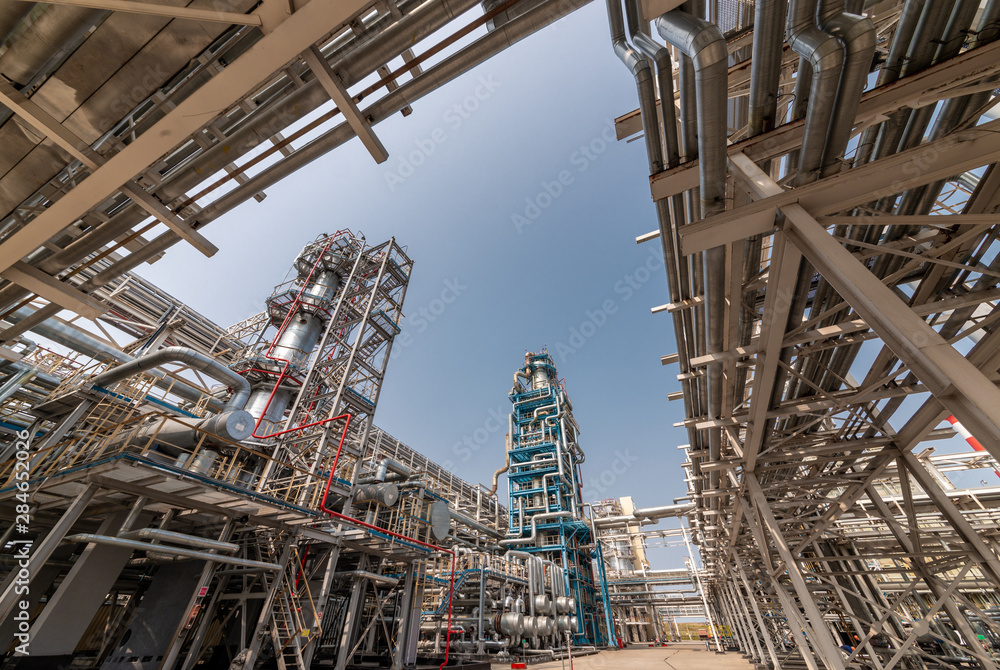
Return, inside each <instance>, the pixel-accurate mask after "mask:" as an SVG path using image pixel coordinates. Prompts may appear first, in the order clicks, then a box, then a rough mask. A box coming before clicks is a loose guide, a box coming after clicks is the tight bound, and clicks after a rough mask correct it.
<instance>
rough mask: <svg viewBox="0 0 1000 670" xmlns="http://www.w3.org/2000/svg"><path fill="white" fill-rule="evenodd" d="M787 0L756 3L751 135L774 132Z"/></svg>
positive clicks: (751, 93) (751, 89)
mask: <svg viewBox="0 0 1000 670" xmlns="http://www.w3.org/2000/svg"><path fill="white" fill-rule="evenodd" d="M787 8H788V3H787V2H786V0H757V5H756V7H755V8H754V26H753V60H752V61H751V63H750V103H749V110H748V114H749V126H750V128H749V135H750V137H754V136H756V135H760V134H761V133H766V132H768V131H769V130H773V129H774V127H775V126H776V125H777V124H776V118H777V114H778V92H779V88H778V86H779V83H780V80H781V50H782V46H783V45H784V42H785V11H786V10H787Z"/></svg>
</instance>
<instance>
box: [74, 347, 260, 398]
mask: <svg viewBox="0 0 1000 670" xmlns="http://www.w3.org/2000/svg"><path fill="white" fill-rule="evenodd" d="M164 363H186V364H187V365H189V366H191V367H192V368H195V369H197V370H201V371H202V372H204V373H205V374H207V375H209V376H210V377H212V378H214V379H216V380H217V381H220V382H222V383H224V384H226V385H228V386H229V387H231V388H232V389H233V394H232V396H230V398H229V401H228V402H227V403H226V404H225V406H224V407H223V411H224V412H232V411H235V410H241V409H242V408H243V406H244V405H245V404H246V402H247V400H248V399H249V398H250V384H249V383H248V382H247V380H245V379H243V377H240V376H239V375H238V374H236V373H235V372H233V371H232V370H230V369H229V368H227V367H226V366H224V365H222V364H220V363H219V362H218V361H216V360H215V359H214V358H210V357H209V356H206V355H204V354H200V353H198V352H197V351H195V350H194V349H189V348H187V347H166V348H164V349H160V350H158V351H154V352H153V353H151V354H147V355H145V356H142V357H140V358H136V359H133V360H131V361H129V362H127V363H124V364H122V365H119V366H118V367H114V368H111V369H110V370H106V371H104V372H102V373H101V374H99V375H97V376H96V377H94V378H93V379H91V380H90V381H91V383H92V384H93V385H94V386H101V387H107V386H109V385H111V384H114V383H115V382H117V381H121V380H122V379H126V378H128V377H131V376H132V375H134V374H137V373H139V372H142V371H144V370H150V369H152V368H157V367H159V366H161V365H163V364H164Z"/></svg>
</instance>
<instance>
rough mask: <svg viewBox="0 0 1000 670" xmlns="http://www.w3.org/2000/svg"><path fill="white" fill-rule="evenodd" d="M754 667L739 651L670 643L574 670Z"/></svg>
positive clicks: (612, 654) (585, 662)
mask: <svg viewBox="0 0 1000 670" xmlns="http://www.w3.org/2000/svg"><path fill="white" fill-rule="evenodd" d="M505 668H506V669H507V670H510V664H505V665H500V664H494V665H493V670H504V669H505ZM528 668H530V669H531V670H563V668H565V670H569V661H566V660H564V661H551V662H549V663H539V664H535V665H529V666H528ZM752 668H753V666H752V665H751V664H750V663H749V662H748V661H747V660H746V659H744V658H743V657H742V656H740V655H739V654H737V653H733V652H729V653H726V654H716V653H715V652H708V651H705V645H704V644H702V643H696V644H693V645H692V644H683V643H681V644H671V645H669V646H666V647H654V648H649V647H639V646H632V647H629V648H627V649H621V650H616V651H602V652H601V653H599V654H596V655H593V656H583V657H580V658H573V670H654V669H655V670H750V669H752Z"/></svg>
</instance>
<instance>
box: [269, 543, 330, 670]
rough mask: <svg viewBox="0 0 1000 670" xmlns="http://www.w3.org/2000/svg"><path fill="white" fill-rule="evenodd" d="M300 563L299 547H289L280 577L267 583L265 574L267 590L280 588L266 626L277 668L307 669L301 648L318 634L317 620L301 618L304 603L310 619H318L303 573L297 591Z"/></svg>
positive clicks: (303, 648)
mask: <svg viewBox="0 0 1000 670" xmlns="http://www.w3.org/2000/svg"><path fill="white" fill-rule="evenodd" d="M269 549H270V550H271V552H273V551H274V550H273V548H272V547H269ZM271 552H269V553H271ZM301 563H302V561H301V559H300V557H299V551H298V547H292V550H291V552H290V553H289V554H288V560H287V561H286V562H285V564H284V565H283V566H282V575H281V578H280V579H275V580H274V581H273V582H271V583H268V582H270V581H271V580H268V579H267V578H266V577H265V584H266V585H267V587H268V589H271V588H278V589H279V590H278V592H277V593H276V594H275V597H274V599H273V600H272V603H271V613H270V625H269V626H268V628H269V630H268V634H269V636H270V639H271V645H272V646H273V648H274V657H275V659H276V660H277V663H278V670H292V669H294V670H306V668H307V666H306V661H305V659H304V657H303V651H304V650H305V648H306V647H307V646H308V645H309V643H310V642H312V641H313V640H314V639H316V638H318V637H319V633H320V631H319V630H318V626H319V624H318V623H316V625H314V626H313V627H310V626H309V624H308V620H307V619H306V618H304V617H303V607H304V606H305V607H307V608H309V609H310V610H311V611H312V613H313V616H312V620H313V621H318V616H317V615H316V612H315V605H314V603H313V600H312V595H311V594H310V592H309V583H308V579H307V578H305V577H304V576H303V579H302V585H303V593H299V588H298V585H297V582H298V580H299V569H300V567H301Z"/></svg>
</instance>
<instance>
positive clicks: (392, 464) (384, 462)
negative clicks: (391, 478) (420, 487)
mask: <svg viewBox="0 0 1000 670" xmlns="http://www.w3.org/2000/svg"><path fill="white" fill-rule="evenodd" d="M390 470H392V471H393V472H394V473H396V474H397V475H400V476H401V477H403V478H404V479H409V477H410V474H411V473H410V469H409V468H408V467H406V466H405V465H403V464H402V463H400V462H399V461H394V460H393V459H391V458H383V459H381V460H380V461H379V462H378V470H377V471H376V473H375V481H376V482H383V481H385V478H386V476H387V475H388V474H389V471H390Z"/></svg>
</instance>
